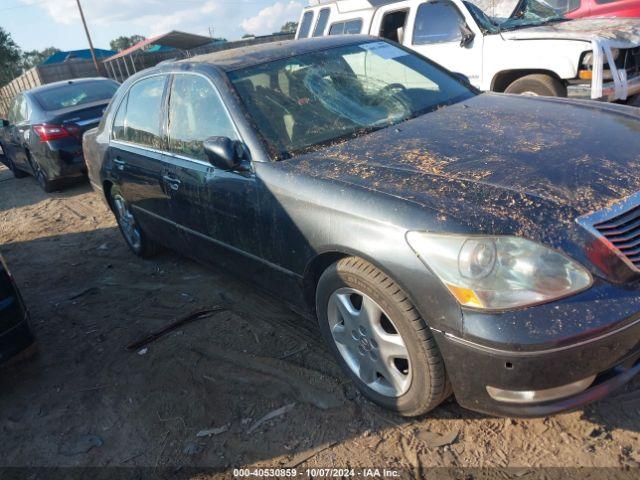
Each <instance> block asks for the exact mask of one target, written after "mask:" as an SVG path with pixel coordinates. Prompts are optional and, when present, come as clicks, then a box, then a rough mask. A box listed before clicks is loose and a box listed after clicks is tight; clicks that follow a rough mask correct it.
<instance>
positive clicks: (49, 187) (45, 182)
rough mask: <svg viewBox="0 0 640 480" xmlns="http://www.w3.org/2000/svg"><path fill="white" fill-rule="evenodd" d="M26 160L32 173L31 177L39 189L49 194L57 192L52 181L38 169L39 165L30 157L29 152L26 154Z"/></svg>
mask: <svg viewBox="0 0 640 480" xmlns="http://www.w3.org/2000/svg"><path fill="white" fill-rule="evenodd" d="M27 160H28V161H29V165H31V170H32V171H33V176H34V177H35V179H36V181H37V182H38V185H40V188H42V190H44V191H45V192H46V193H51V192H54V191H56V190H57V185H56V183H55V182H53V181H52V180H49V179H48V178H47V174H46V173H45V172H44V170H42V168H40V164H39V163H38V161H37V160H36V159H35V158H33V157H32V156H31V154H30V153H29V152H27Z"/></svg>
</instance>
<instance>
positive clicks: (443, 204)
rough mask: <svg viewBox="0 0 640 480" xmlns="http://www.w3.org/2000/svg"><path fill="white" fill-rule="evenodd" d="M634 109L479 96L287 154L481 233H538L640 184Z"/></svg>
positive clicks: (639, 133)
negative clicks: (340, 140)
mask: <svg viewBox="0 0 640 480" xmlns="http://www.w3.org/2000/svg"><path fill="white" fill-rule="evenodd" d="M637 112H638V110H636V109H634V108H632V107H626V106H617V105H607V104H599V103H595V102H576V101H570V100H566V99H543V98H533V97H525V96H512V95H503V94H492V93H486V94H482V95H478V96H475V97H473V98H471V99H469V100H466V101H464V102H461V103H458V104H455V105H452V106H449V107H445V108H442V109H439V110H437V111H434V112H431V113H428V114H426V115H422V116H420V117H418V118H415V119H412V120H410V121H407V122H404V123H402V124H400V125H398V126H397V127H391V128H386V129H384V130H379V131H377V132H374V133H371V134H369V135H365V136H362V137H359V138H355V139H352V140H349V141H346V142H343V143H340V144H337V145H333V146H330V147H327V148H322V149H319V150H318V151H316V152H313V153H309V154H305V155H301V156H299V157H295V158H294V159H292V160H291V163H292V165H294V166H295V168H297V169H298V170H299V171H300V173H306V174H311V175H313V176H315V177H323V178H325V179H331V180H335V181H339V182H343V183H348V184H352V185H356V186H359V187H361V188H365V189H370V190H374V191H377V192H380V193H383V194H388V195H392V196H395V197H400V198H403V199H405V200H409V201H412V202H415V203H418V204H420V205H423V206H426V207H428V208H431V209H433V210H436V211H438V212H440V214H442V215H444V216H447V215H452V216H453V217H455V218H457V219H463V220H464V221H465V222H466V223H468V224H472V225H473V228H474V229H476V230H477V231H478V233H481V232H482V231H484V233H505V234H507V233H509V234H517V235H523V236H529V237H533V238H539V239H544V238H548V237H549V236H552V235H553V232H552V230H553V229H554V228H560V229H562V228H566V227H567V225H573V224H575V218H576V217H577V216H580V215H583V214H586V213H589V212H592V211H596V210H600V209H603V208H605V207H607V206H610V205H611V204H613V203H616V202H617V201H619V200H621V199H622V198H625V197H627V196H629V195H631V194H633V193H635V192H638V191H640V115H639V114H638V113H637Z"/></svg>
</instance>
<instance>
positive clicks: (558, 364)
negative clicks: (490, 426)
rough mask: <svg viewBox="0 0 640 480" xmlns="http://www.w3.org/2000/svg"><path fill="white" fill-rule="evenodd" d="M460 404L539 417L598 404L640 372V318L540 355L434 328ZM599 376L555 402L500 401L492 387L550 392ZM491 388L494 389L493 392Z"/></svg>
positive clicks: (487, 410) (494, 412) (547, 350)
mask: <svg viewBox="0 0 640 480" xmlns="http://www.w3.org/2000/svg"><path fill="white" fill-rule="evenodd" d="M433 334H434V336H435V338H436V341H437V343H438V346H439V347H440V350H441V352H442V355H443V357H444V360H445V365H446V368H447V374H448V375H449V378H450V380H451V383H452V386H453V390H454V393H455V397H456V400H457V401H458V403H459V404H460V405H461V406H463V407H465V408H468V409H470V410H475V411H479V412H482V413H486V414H490V415H506V416H515V417H539V416H546V415H551V414H555V413H558V412H561V411H564V410H570V409H574V408H578V407H580V406H581V405H584V404H586V403H590V402H593V401H595V400H598V399H600V398H602V397H604V396H606V395H608V394H609V393H610V392H612V391H613V390H615V389H617V388H619V387H621V386H622V385H624V384H626V383H628V382H629V381H630V380H632V379H633V377H635V376H636V375H638V374H639V373H640V319H639V318H637V317H636V318H634V319H630V321H629V322H627V323H626V324H625V325H624V326H622V327H620V328H618V329H617V330H615V331H610V332H607V333H606V334H602V335H600V336H595V337H593V338H591V339H586V340H581V341H579V342H576V343H575V344H573V345H565V346H562V347H556V348H547V349H544V350H535V351H530V350H526V351H518V350H502V349H499V348H495V347H493V346H492V347H488V346H483V345H480V344H477V343H474V342H470V341H467V340H464V339H461V338H458V337H456V336H453V335H450V334H447V333H444V332H441V331H437V330H434V331H433ZM594 375H595V376H596V377H595V380H594V381H593V383H591V384H590V385H589V386H587V387H586V389H584V390H580V391H577V392H575V393H573V394H570V395H569V396H565V397H562V398H555V399H553V400H550V401H540V402H536V401H531V402H526V403H513V402H508V401H498V400H496V399H495V398H493V397H492V396H491V395H490V394H489V392H488V391H487V387H493V388H494V389H503V390H507V391H516V392H517V391H525V390H526V391H545V390H548V389H556V388H558V387H563V386H566V385H569V384H572V383H575V382H578V381H580V380H583V379H586V378H589V377H592V376H594ZM490 390H491V389H490Z"/></svg>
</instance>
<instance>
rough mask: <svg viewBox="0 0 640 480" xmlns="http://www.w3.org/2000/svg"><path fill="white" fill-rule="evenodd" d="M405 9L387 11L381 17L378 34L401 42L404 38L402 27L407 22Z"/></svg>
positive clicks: (403, 27)
mask: <svg viewBox="0 0 640 480" xmlns="http://www.w3.org/2000/svg"><path fill="white" fill-rule="evenodd" d="M407 13H408V12H407V10H399V11H396V12H389V13H387V14H385V16H384V17H383V18H382V25H381V26H380V36H381V37H383V38H388V39H389V40H393V41H394V42H398V43H402V42H403V40H404V29H405V25H406V23H407Z"/></svg>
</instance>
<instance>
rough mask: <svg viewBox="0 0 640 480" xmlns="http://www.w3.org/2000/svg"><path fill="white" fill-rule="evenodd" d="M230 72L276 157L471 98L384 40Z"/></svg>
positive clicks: (439, 72)
mask: <svg viewBox="0 0 640 480" xmlns="http://www.w3.org/2000/svg"><path fill="white" fill-rule="evenodd" d="M229 76H230V78H231V81H232V82H233V84H234V86H235V88H236V89H237V91H238V93H239V95H240V98H241V99H242V102H243V103H244V105H245V107H246V109H247V111H248V113H249V115H250V116H251V117H252V119H253V121H254V123H255V124H256V126H257V128H258V130H259V132H260V134H261V135H262V137H263V138H264V140H265V142H266V143H267V145H268V146H269V148H270V151H271V153H272V154H273V155H274V156H275V157H276V158H279V159H282V158H288V157H290V156H291V155H294V154H297V153H304V152H306V151H310V150H313V149H315V148H318V147H320V146H322V145H328V144H331V143H334V142H337V141H341V140H343V139H347V138H351V137H355V136H358V135H363V134H365V133H368V132H371V131H374V130H377V129H381V128H385V127H388V126H391V125H394V124H397V123H400V122H403V121H405V120H408V119H410V118H414V117H416V116H418V115H422V114H425V113H427V112H429V111H432V110H435V109H437V108H439V107H442V106H445V105H449V104H451V103H454V102H458V101H461V100H463V99H466V98H468V97H470V96H472V95H474V92H473V91H472V90H471V89H470V88H469V87H467V86H466V85H465V84H464V83H462V82H460V81H459V80H457V79H455V78H453V77H452V76H451V75H450V74H449V73H447V72H446V71H444V70H443V69H441V68H439V67H437V66H435V65H434V64H432V63H430V62H429V61H427V60H424V59H423V58H422V57H419V56H417V55H414V54H411V53H408V52H407V51H406V50H404V49H401V48H399V47H397V46H394V45H392V44H390V43H386V42H383V41H376V42H367V43H361V44H357V45H349V46H344V47H338V48H332V49H329V50H323V51H319V52H313V53H308V54H303V55H299V56H294V57H289V58H287V59H284V60H278V61H273V62H269V63H265V64H261V65H257V66H252V67H250V68H245V69H242V70H237V71H234V72H231V73H230V74H229Z"/></svg>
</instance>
